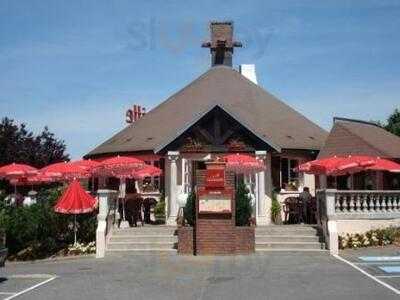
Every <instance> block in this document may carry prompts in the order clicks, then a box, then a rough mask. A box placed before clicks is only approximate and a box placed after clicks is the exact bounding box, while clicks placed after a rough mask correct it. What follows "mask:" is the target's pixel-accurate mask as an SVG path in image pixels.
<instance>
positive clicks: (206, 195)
mask: <svg viewBox="0 0 400 300" xmlns="http://www.w3.org/2000/svg"><path fill="white" fill-rule="evenodd" d="M231 202H232V201H231V193H229V192H226V191H224V190H222V191H205V192H203V193H200V194H199V213H231V212H232V207H231Z"/></svg>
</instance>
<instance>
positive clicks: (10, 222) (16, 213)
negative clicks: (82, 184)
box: [0, 188, 97, 259]
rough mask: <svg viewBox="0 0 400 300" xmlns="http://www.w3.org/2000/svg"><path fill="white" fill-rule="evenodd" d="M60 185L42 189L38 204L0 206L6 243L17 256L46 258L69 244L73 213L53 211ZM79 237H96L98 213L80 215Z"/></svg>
mask: <svg viewBox="0 0 400 300" xmlns="http://www.w3.org/2000/svg"><path fill="white" fill-rule="evenodd" d="M61 193H62V189H61V188H51V189H44V190H41V191H39V193H38V197H37V204H34V205H31V206H29V207H15V206H7V207H6V206H4V205H1V207H0V228H4V230H5V232H6V246H7V247H8V249H9V254H10V255H11V256H15V255H16V256H17V258H18V259H36V258H44V257H48V256H49V255H52V254H55V253H56V252H57V251H59V250H60V249H62V248H65V247H67V245H68V244H71V243H72V242H73V240H74V237H73V233H74V232H73V221H74V217H73V215H64V214H58V213H56V212H54V205H55V203H56V201H57V199H58V198H59V197H60V195H61ZM77 224H78V236H77V237H78V240H80V241H81V242H85V243H88V242H91V241H94V240H95V232H96V226H97V220H96V214H95V213H93V214H84V215H77Z"/></svg>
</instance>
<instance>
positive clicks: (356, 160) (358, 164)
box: [327, 155, 376, 176]
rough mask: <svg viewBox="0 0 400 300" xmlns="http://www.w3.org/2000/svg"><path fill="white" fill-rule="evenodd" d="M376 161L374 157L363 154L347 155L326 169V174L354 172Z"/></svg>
mask: <svg viewBox="0 0 400 300" xmlns="http://www.w3.org/2000/svg"><path fill="white" fill-rule="evenodd" d="M375 163H376V158H374V157H371V156H363V155H349V156H347V157H343V158H342V160H341V161H339V162H338V163H337V164H336V165H335V166H334V167H333V168H332V169H330V170H327V174H328V175H333V176H339V175H346V174H354V173H357V172H360V171H363V170H365V169H366V168H367V167H369V166H372V165H374V164H375Z"/></svg>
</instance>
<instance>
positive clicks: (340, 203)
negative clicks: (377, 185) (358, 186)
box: [335, 191, 400, 214]
mask: <svg viewBox="0 0 400 300" xmlns="http://www.w3.org/2000/svg"><path fill="white" fill-rule="evenodd" d="M392 212H400V191H337V192H336V194H335V213H337V214H345V213H382V214H385V213H392Z"/></svg>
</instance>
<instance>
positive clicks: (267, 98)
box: [88, 66, 327, 156]
mask: <svg viewBox="0 0 400 300" xmlns="http://www.w3.org/2000/svg"><path fill="white" fill-rule="evenodd" d="M216 105H219V106H220V107H223V108H224V110H225V111H227V112H229V114H231V115H232V116H235V118H237V119H238V120H240V122H243V124H246V127H248V129H249V130H250V131H251V132H254V134H256V135H257V136H259V137H261V138H265V139H266V140H268V141H269V142H270V143H271V144H273V145H276V146H277V147H279V148H288V149H309V150H319V149H320V148H321V147H322V145H323V144H324V141H325V139H326V137H327V133H326V132H325V131H324V130H323V129H322V128H320V127H319V126H317V125H316V124H314V123H312V122H311V121H310V120H308V119H307V118H305V117H304V116H303V115H301V114H300V113H298V112H297V111H295V110H294V109H292V108H291V107H289V106H288V105H286V104H285V103H283V102H282V101H280V100H278V99H277V98H276V97H274V96H273V95H271V94H269V93H267V92H266V91H264V90H263V89H262V88H260V87H259V86H258V85H256V84H254V83H253V82H251V81H250V80H248V79H247V78H245V77H244V76H242V75H241V74H240V73H239V72H237V71H235V70H233V69H231V68H229V67H224V66H218V67H213V68H211V69H210V70H209V71H207V72H206V73H204V74H203V75H201V76H200V77H199V78H197V79H196V80H194V81H193V82H191V83H190V84H189V85H187V86H186V87H185V88H183V89H182V90H180V91H179V92H177V93H176V94H174V95H172V96H171V97H170V98H168V99H167V100H166V101H164V102H163V103H161V104H160V105H158V106H157V107H156V108H154V109H153V110H151V111H149V112H148V113H147V114H146V115H145V116H143V117H142V118H141V119H139V120H138V121H136V122H135V123H133V124H132V125H129V126H127V127H126V128H125V129H123V130H122V131H120V132H119V133H117V134H116V135H115V136H114V137H112V138H111V139H109V140H108V141H106V142H105V143H103V144H102V145H100V146H99V147H97V148H96V149H94V150H93V151H92V152H90V153H89V154H88V156H90V155H97V154H105V153H113V152H132V151H144V150H155V149H159V147H160V146H161V145H163V143H165V141H166V140H168V138H169V137H174V136H176V135H177V132H179V131H180V130H182V128H185V126H187V125H188V124H191V123H192V122H193V120H196V119H198V118H199V117H201V115H202V114H204V112H205V111H207V110H209V109H210V108H211V107H214V106H216Z"/></svg>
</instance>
